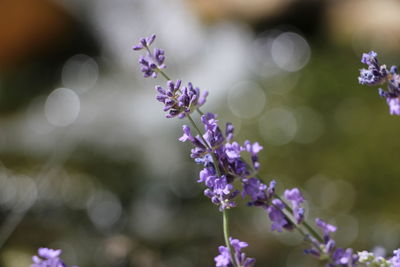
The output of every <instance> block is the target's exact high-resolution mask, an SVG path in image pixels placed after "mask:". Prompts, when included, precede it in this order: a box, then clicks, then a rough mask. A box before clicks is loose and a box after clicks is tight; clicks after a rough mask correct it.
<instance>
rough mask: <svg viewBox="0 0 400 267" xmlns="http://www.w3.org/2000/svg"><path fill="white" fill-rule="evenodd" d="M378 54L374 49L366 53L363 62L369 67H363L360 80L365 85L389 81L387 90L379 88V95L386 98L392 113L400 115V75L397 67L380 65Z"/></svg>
mask: <svg viewBox="0 0 400 267" xmlns="http://www.w3.org/2000/svg"><path fill="white" fill-rule="evenodd" d="M377 56H378V54H377V53H375V52H374V51H371V52H369V53H364V54H363V55H362V58H361V62H362V63H364V64H367V66H368V69H361V70H360V76H359V77H358V81H359V83H360V84H365V85H370V86H373V85H380V84H383V83H385V82H386V83H387V90H386V91H385V90H383V89H382V88H379V95H380V96H381V97H383V98H386V102H387V104H388V105H389V110H390V114H392V115H399V116H400V75H399V74H398V72H397V67H396V66H392V67H391V68H390V70H388V69H387V67H386V65H379V63H378V59H377Z"/></svg>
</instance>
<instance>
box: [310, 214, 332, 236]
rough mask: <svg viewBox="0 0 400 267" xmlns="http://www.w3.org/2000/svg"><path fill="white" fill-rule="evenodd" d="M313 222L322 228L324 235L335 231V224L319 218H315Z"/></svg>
mask: <svg viewBox="0 0 400 267" xmlns="http://www.w3.org/2000/svg"><path fill="white" fill-rule="evenodd" d="M315 224H316V225H317V226H318V227H319V228H320V229H321V230H322V232H323V233H324V235H325V236H329V233H333V232H336V226H334V225H331V224H329V223H326V222H325V221H323V220H321V219H320V218H316V219H315Z"/></svg>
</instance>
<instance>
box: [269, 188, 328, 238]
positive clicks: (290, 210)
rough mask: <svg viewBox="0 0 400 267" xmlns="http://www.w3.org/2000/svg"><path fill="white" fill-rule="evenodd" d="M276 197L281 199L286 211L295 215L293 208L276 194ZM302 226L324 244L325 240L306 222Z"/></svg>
mask: <svg viewBox="0 0 400 267" xmlns="http://www.w3.org/2000/svg"><path fill="white" fill-rule="evenodd" d="M275 197H276V198H277V199H279V200H280V201H282V203H283V204H284V205H285V207H286V209H287V210H288V211H289V213H291V214H292V213H293V210H292V208H291V207H290V206H289V205H288V204H287V203H286V202H285V201H284V200H283V199H282V198H281V197H280V196H278V195H277V194H275ZM302 224H303V225H304V227H305V228H306V229H307V230H308V232H310V234H311V235H312V236H313V237H314V238H315V239H317V240H318V241H319V242H324V239H323V238H322V237H321V236H320V235H319V234H318V233H317V231H315V230H314V228H312V227H311V226H310V225H309V224H308V223H307V222H306V221H303V222H302Z"/></svg>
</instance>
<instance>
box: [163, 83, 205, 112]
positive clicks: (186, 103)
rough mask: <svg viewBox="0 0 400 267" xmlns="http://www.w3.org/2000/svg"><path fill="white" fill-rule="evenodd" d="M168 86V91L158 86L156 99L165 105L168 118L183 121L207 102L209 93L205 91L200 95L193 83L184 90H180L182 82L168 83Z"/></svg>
mask: <svg viewBox="0 0 400 267" xmlns="http://www.w3.org/2000/svg"><path fill="white" fill-rule="evenodd" d="M167 85H168V88H167V89H164V88H162V87H161V86H159V85H157V86H156V90H157V92H158V95H157V97H156V99H157V100H158V101H160V102H161V103H163V104H164V111H168V114H167V115H166V117H167V118H174V117H178V118H180V119H182V118H184V117H185V116H187V114H190V113H192V112H193V111H194V110H195V109H197V108H199V107H201V106H202V105H203V104H204V103H205V102H206V98H207V95H208V92H207V91H205V92H204V93H203V94H200V89H199V88H198V87H193V84H192V83H189V84H188V86H185V87H183V88H180V87H181V81H180V80H177V81H176V82H173V81H168V82H167Z"/></svg>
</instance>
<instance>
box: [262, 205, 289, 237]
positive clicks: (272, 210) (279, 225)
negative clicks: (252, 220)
mask: <svg viewBox="0 0 400 267" xmlns="http://www.w3.org/2000/svg"><path fill="white" fill-rule="evenodd" d="M284 208H285V205H284V204H283V203H282V201H280V200H279V199H273V200H272V205H270V206H269V207H268V208H267V212H268V217H269V219H270V220H271V221H272V225H271V229H272V231H274V230H276V231H278V232H282V230H283V229H286V230H292V229H293V225H292V224H291V223H290V222H289V221H288V220H287V218H286V216H285V214H284V213H283V209H284Z"/></svg>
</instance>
